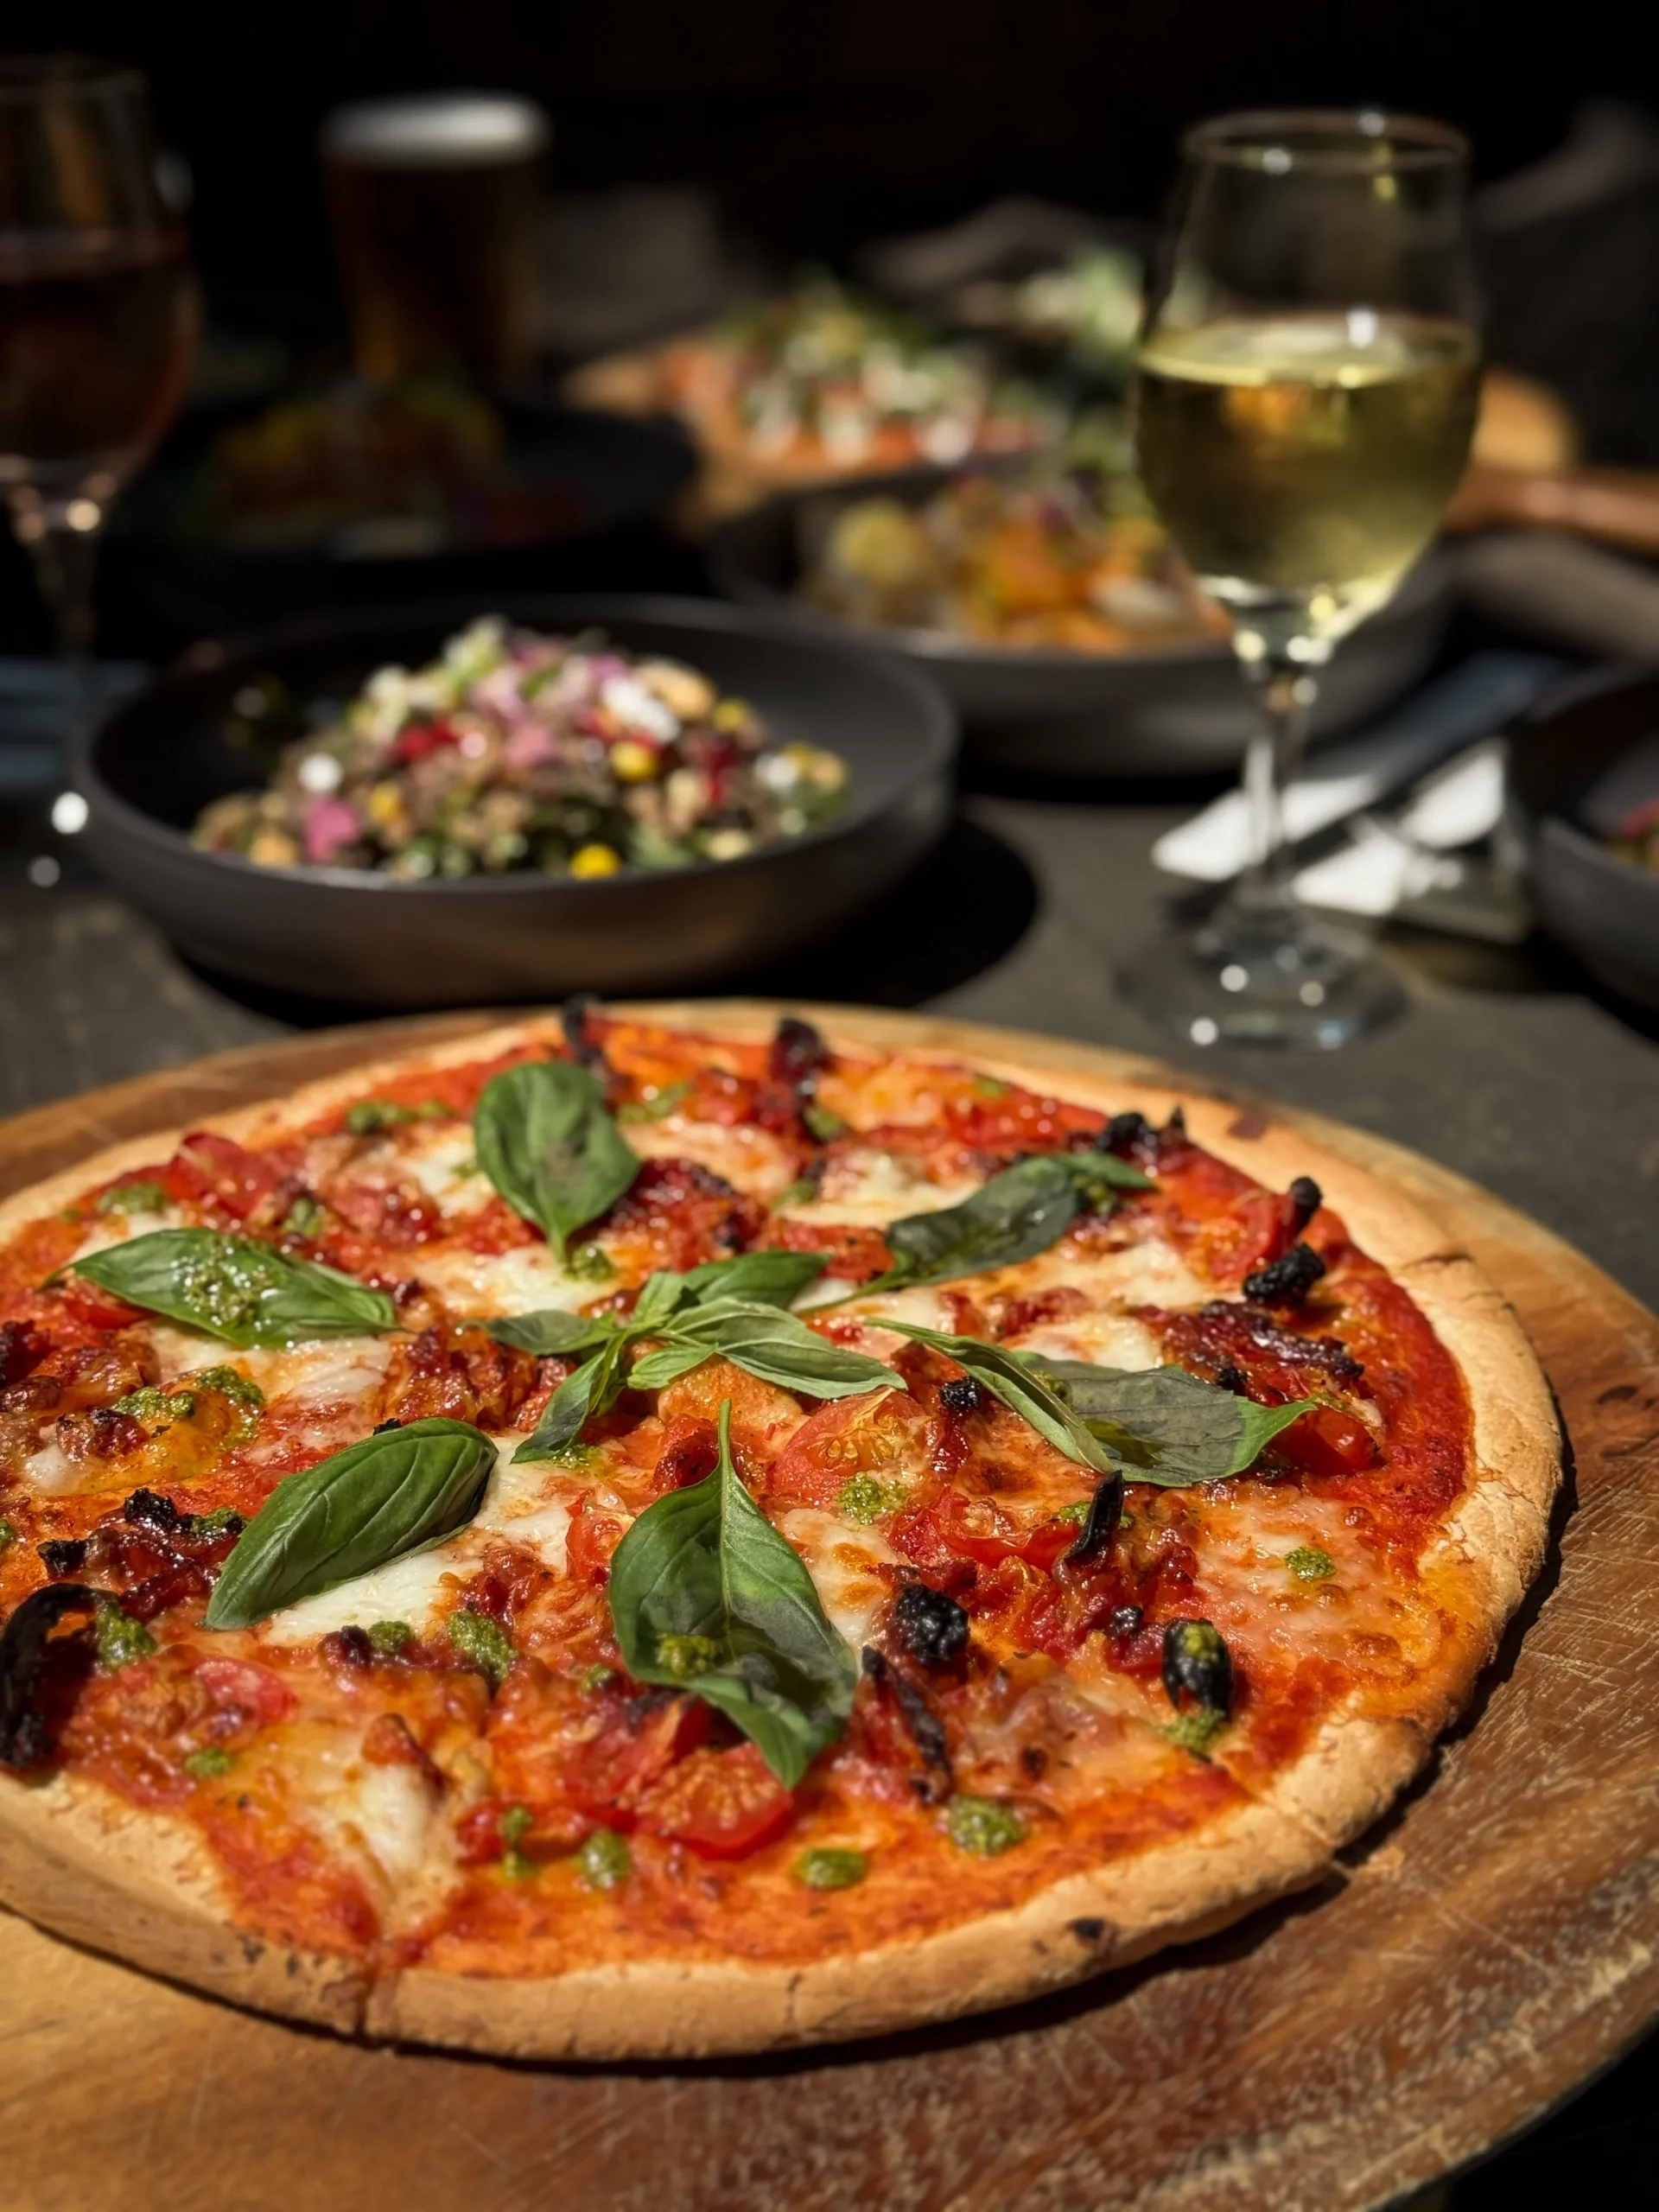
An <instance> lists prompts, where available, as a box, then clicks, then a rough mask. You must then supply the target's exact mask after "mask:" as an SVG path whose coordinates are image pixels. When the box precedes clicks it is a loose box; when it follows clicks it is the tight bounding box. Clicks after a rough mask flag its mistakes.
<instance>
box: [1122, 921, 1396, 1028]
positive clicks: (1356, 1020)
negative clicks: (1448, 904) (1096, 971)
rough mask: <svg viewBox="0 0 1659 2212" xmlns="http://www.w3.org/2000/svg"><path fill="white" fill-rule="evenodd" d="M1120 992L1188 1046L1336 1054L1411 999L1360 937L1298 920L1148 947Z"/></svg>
mask: <svg viewBox="0 0 1659 2212" xmlns="http://www.w3.org/2000/svg"><path fill="white" fill-rule="evenodd" d="M1118 987H1119V988H1120V989H1121V990H1122V994H1123V996H1124V997H1125V998H1126V999H1128V1001H1129V1003H1130V1004H1131V1005H1132V1006H1134V1007H1137V1008H1138V1009H1139V1011H1140V1012H1141V1013H1142V1014H1145V1015H1146V1016H1147V1019H1148V1020H1152V1021H1155V1022H1156V1023H1157V1024H1158V1026H1159V1027H1160V1029H1164V1030H1167V1031H1170V1032H1172V1033H1173V1034H1174V1035H1176V1036H1178V1037H1182V1038H1185V1040H1186V1041H1187V1042H1188V1043H1189V1044H1192V1045H1282V1046H1288V1047H1290V1048H1291V1049H1292V1050H1300V1051H1303V1052H1332V1051H1334V1050H1335V1049H1336V1048H1337V1047H1338V1046H1341V1045H1346V1044H1348V1043H1350V1042H1351V1040H1352V1039H1354V1038H1356V1037H1362V1036H1363V1035H1364V1034H1365V1033H1366V1032H1367V1031H1368V1030H1372V1029H1376V1028H1377V1027H1380V1026H1381V1025H1382V1024H1383V1022H1385V1021H1391V1020H1393V1019H1394V1017H1395V1015H1396V1014H1399V1013H1400V1012H1401V1011H1402V1008H1403V1007H1404V1005H1405V1002H1406V995H1405V992H1404V990H1403V989H1402V988H1401V985H1400V982H1399V980H1398V978H1397V977H1396V976H1395V975H1394V974H1393V973H1392V972H1391V971H1390V969H1389V968H1387V967H1386V966H1385V965H1384V963H1383V962H1382V961H1381V960H1379V959H1378V958H1377V957H1376V954H1375V953H1374V952H1373V951H1372V950H1371V949H1370V944H1369V943H1368V942H1367V940H1366V939H1365V938H1363V937H1360V936H1358V935H1357V934H1356V933H1355V932H1353V931H1349V930H1344V929H1339V928H1335V927H1332V925H1329V924H1326V923H1323V922H1319V921H1315V920H1313V918H1311V917H1308V916H1306V915H1303V916H1299V917H1298V918H1296V920H1295V922H1294V925H1293V926H1292V927H1291V928H1290V930H1289V931H1287V932H1281V931H1275V930H1272V929H1268V928H1262V929H1259V930H1252V929H1250V928H1249V925H1242V924H1241V923H1240V922H1239V921H1238V920H1237V919H1236V918H1229V919H1226V920H1221V919H1218V920H1217V922H1214V923H1212V924H1211V925H1210V926H1209V927H1208V928H1205V929H1203V930H1200V931H1198V934H1197V935H1196V936H1193V937H1189V938H1158V939H1154V941H1153V943H1152V944H1148V945H1147V946H1145V947H1143V948H1142V950H1141V951H1140V953H1138V954H1137V955H1136V957H1135V958H1134V960H1133V961H1131V962H1130V963H1129V964H1128V966H1127V967H1126V968H1125V969H1123V971H1122V974H1121V975H1120V976H1119V978H1118Z"/></svg>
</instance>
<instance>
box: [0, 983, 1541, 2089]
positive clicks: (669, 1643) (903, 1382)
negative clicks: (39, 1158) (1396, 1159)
mask: <svg viewBox="0 0 1659 2212" xmlns="http://www.w3.org/2000/svg"><path fill="white" fill-rule="evenodd" d="M0 1362H3V1383H4V1388H3V1391H0V1624H3V1630H0V1895H3V1897H5V1898H6V1899H7V1900H8V1901H9V1902H10V1903H12V1904H16V1906H17V1907H18V1908H19V1909H20V1910H22V1911H24V1912H26V1913H29V1914H30V1915H31V1916H34V1917H35V1918H36V1919H39V1920H41V1921H42V1922H44V1923H47V1924H48V1925H49V1926H51V1927H54V1928H56V1929H60V1930H62V1931H64V1932H66V1933H67V1934H69V1935H71V1936H74V1937H76V1938H78V1939H80V1940H82V1941H85V1942H91V1943H92V1944H94V1945H97V1946H99V1947H101V1948H105V1949H107V1950H110V1951H112V1952H114V1953H116V1954H118V1955H121V1956H123V1957H125V1958H128V1959H130V1960H132V1961H135V1962H137V1964H140V1965H142V1966H145V1967H150V1968H152V1969H155V1970H158V1971H161V1972H163V1973H166V1974H173V1975H175V1976H177V1977H179V1978H181V1979H182V1980H188V1981H191V1982H194V1983H196V1984H198V1985H200V1986H203V1987H205V1988H207V1989H210V1990H212V1991H213V1992H215V1993H219V1994H220V1995H223V1996H226V1997H230V1998H232V1999H238V2000H240V2001H243V2002H245V2003H249V2004H251V2005H258V2006H262V2007H264V2008H266V2009H269V2010H271V2011H274V2012H285V2013H289V2014H291V2015H295V2016H298V2017H301V2018H306V2019H310V2020H315V2021H321V2022H323V2023H326V2024H328V2025H330V2026H333V2027H335V2028H338V2029H341V2030H345V2031H357V2030H362V2031H367V2032H369V2033H371V2034H377V2035H385V2036H395V2037H410V2038H415V2039H422V2040H427V2041H432V2042H438V2043H447V2044H459V2045H465V2046H468V2047H472V2048H474V2049H479V2050H494V2051H501V2052H509V2053H521V2054H526V2055H541V2056H567V2055H575V2056H622V2055H633V2056H647V2055H668V2054H699V2053H711V2052H717V2051H728V2050H755V2049H760V2048H764V2047H766V2046H769V2045H774V2044H787V2043H800V2042H810V2041H814V2040H823V2039H826V2038H829V2037H844V2036H852V2035H855V2034H863V2033H868V2032H871V2031H880V2030H884V2029H888V2028H893V2027H897V2026H899V2025H903V2024H910V2023H915V2022H918V2021H921V2020H926V2019H931V2018H940V2017H943V2016H946V2015H949V2014H952V2013H959V2012H966V2011H969V2010H972V2009H975V2008H977V2007H982V2006H985V2005H991V2004H995V2003H1001V2002H1004V2001H1007V2000H1009V1999H1015V1998H1018V1997H1021V1996H1025V1995H1027V1994H1029V1993H1033V1992H1034V1991H1037V1990H1039V1989H1041V1988H1044V1987H1047V1986H1052V1985H1055V1984H1058V1983H1062V1982H1066V1981H1070V1980H1075V1979H1076V1978H1077V1977H1079V1976H1081V1975H1083V1974H1088V1973H1090V1972H1093V1971H1096V1970H1097V1969H1099V1968H1101V1967H1106V1966H1109V1965H1116V1964H1119V1963H1121V1962H1122V1961H1125V1960H1128V1959H1131V1958H1134V1957H1136V1956H1139V1955H1143V1954H1145V1953H1147V1952H1148V1951H1150V1950H1153V1949H1154V1948H1157V1947H1158V1946H1159V1945H1160V1944H1164V1943H1167V1942H1177V1941H1179V1940H1182V1939H1185V1938H1190V1937H1192V1936H1198V1935H1201V1934H1204V1933H1206V1932H1208V1931H1210V1930H1211V1929H1216V1928H1217V1927H1219V1926H1221V1925H1223V1924H1224V1923H1226V1922H1228V1921H1230V1920H1231V1919H1234V1918H1236V1917H1237V1916H1239V1915H1241V1914H1243V1913H1244V1912H1246V1911H1248V1910H1250V1909H1251V1908H1252V1907H1254V1906H1255V1905H1257V1904H1261V1903H1262V1902H1264V1901H1265V1900H1267V1899H1269V1898H1271V1897H1275V1896H1278V1895H1281V1894H1282V1893H1284V1892H1285V1891H1289V1890H1292V1889H1294V1888H1296V1887H1298V1886H1300V1885H1305V1884H1307V1883H1309V1882H1312V1881H1314V1880H1317V1879H1319V1878H1320V1877H1321V1876H1323V1875H1325V1874H1326V1873H1327V1872H1330V1871H1331V1869H1332V1854H1333V1853H1336V1852H1337V1851H1338V1849H1339V1847H1341V1846H1342V1845H1343V1844H1344V1842H1346V1841H1347V1840H1349V1839H1351V1837H1352V1836H1354V1835H1355V1834H1357V1833H1358V1832H1359V1831H1360V1830H1361V1829H1362V1828H1363V1827H1365V1826H1366V1825H1367V1824H1368V1823H1369V1822H1370V1821H1372V1820H1373V1819H1374V1818H1375V1817H1376V1815H1377V1814H1378V1813H1379V1812H1380V1811H1381V1810H1382V1808H1383V1807H1384V1806H1385V1805H1386V1804H1387V1803H1388V1802H1389V1800H1390V1798H1391V1797H1392V1796H1394V1795H1395V1792H1396V1791H1397V1790H1398V1789H1400V1788H1401V1787H1402V1784H1403V1783H1405V1782H1406V1781H1407V1780H1408V1778H1409V1777H1410V1776H1411V1775H1413V1774H1414V1772H1415V1771H1416V1770H1417V1769H1418V1768H1419V1766H1420V1765H1421V1764H1422V1762H1423V1760H1424V1758H1426V1756H1427V1751H1428V1749H1429V1746H1430V1745H1432V1743H1433V1738H1434V1737H1435V1735H1436V1734H1437V1732H1439V1731H1440V1729H1441V1728H1443V1727H1444V1726H1446V1723H1447V1721H1448V1720H1449V1719H1451V1717H1452V1715H1453V1714H1454V1713H1456V1712H1457V1711H1458V1710H1459V1707H1460V1706H1461V1704H1462V1703H1463V1702H1464V1700H1465V1699H1466V1697H1467V1695H1468V1694H1469V1691H1470V1688H1471V1684H1472V1683H1473V1681H1474V1679H1475V1676H1476V1674H1477V1672H1478V1669H1480V1667H1481V1666H1482V1665H1483V1663H1484V1662H1485V1660H1486V1659H1487V1657H1488V1656H1490V1654H1491V1650H1492V1649H1493V1645H1494V1643H1495V1641H1496V1638H1497V1634H1498V1632H1499V1630H1500V1629H1501V1628H1502V1626H1503V1622H1504V1621H1505V1619H1506V1618H1507V1617H1508V1616H1509V1614H1510V1611H1512V1610H1513V1608H1514V1607H1515V1605H1516V1603H1517V1601H1518V1599H1519V1598H1520V1596H1521V1593H1522V1590H1523V1589H1524V1587H1525V1586H1526V1584H1527V1582H1528V1580H1529V1578H1530V1577H1531V1575H1532V1574H1533V1573H1534V1572H1535V1569H1536V1567H1537V1565H1538V1562H1539V1560H1540V1558H1541V1553H1542V1548H1543V1542H1544V1536H1545V1529H1546V1521H1547V1516H1548V1510H1549V1504H1550V1500H1551V1497H1552V1494H1553V1492H1554V1486H1555V1484H1556V1480H1557V1477H1558V1471H1559V1456H1558V1446H1557V1441H1556V1433H1555V1428H1554V1420H1553V1416H1552V1412H1551V1408H1550V1403H1549V1399H1548V1392H1547V1390H1546V1388H1545V1385H1544V1383H1543V1381H1542V1378H1541V1376H1540V1374H1539V1372H1538V1370H1537V1368H1536V1366H1535V1363H1534V1362H1533V1359H1532V1357H1531V1354H1530V1352H1529V1350H1528V1348H1527V1346H1526V1344H1525V1342H1524V1339H1523V1338H1522V1336H1521V1334H1520V1332H1519V1331H1518V1329H1517V1327H1516V1325H1515V1323H1514V1322H1513V1320H1512V1319H1511V1318H1510V1315H1509V1313H1508V1311H1507V1309H1506V1308H1505V1307H1504V1306H1503V1304H1502V1302H1501V1301H1500V1300H1499V1299H1498V1297H1497V1294H1496V1293H1495V1292H1494V1291H1493V1290H1492V1289H1491V1287H1490V1286H1489V1285H1488V1284H1487V1283H1486V1282H1485V1281H1484V1279H1483V1278H1482V1277H1481V1276H1480V1275H1479V1274H1478V1272H1477V1270H1476V1269H1475V1268H1474V1267H1473V1266H1472V1264H1471V1262H1469V1261H1468V1260H1467V1259H1466V1258H1465V1257H1463V1256H1462V1255H1459V1254H1458V1253H1456V1252H1455V1251H1453V1250H1452V1249H1448V1247H1447V1245H1446V1242H1445V1239H1444V1237H1443V1236H1441V1234H1440V1232H1439V1231H1438V1230H1435V1229H1434V1228H1433V1226H1432V1225H1431V1224H1429V1223H1428V1222H1427V1220H1426V1219H1425V1218H1424V1217H1422V1216H1421V1215H1420V1214H1418V1213H1417V1212H1416V1211H1414V1209H1413V1208H1412V1207H1411V1205H1409V1204H1408V1203H1407V1202H1406V1200H1404V1199H1403V1198H1402V1197H1400V1196H1399V1195H1398V1194H1397V1193H1396V1192H1394V1191H1393V1190H1392V1189H1390V1188H1389V1186H1388V1185H1385V1184H1384V1183H1383V1182H1381V1181H1379V1180H1378V1179H1377V1178H1376V1177H1375V1176H1372V1175H1370V1174H1368V1173H1365V1172H1364V1171H1363V1170H1362V1169H1360V1168H1358V1167H1357V1166H1354V1165H1353V1164H1352V1163H1351V1162H1350V1161H1348V1160H1345V1159H1344V1158H1341V1157H1339V1156H1338V1155H1336V1154H1332V1153H1330V1152H1326V1151H1322V1150H1320V1149H1319V1148H1318V1147H1315V1146H1314V1145H1313V1144H1312V1143H1310V1142H1309V1141H1307V1140H1306V1139H1305V1138H1304V1137H1302V1136H1300V1135H1298V1134H1296V1132H1295V1131H1294V1129H1291V1128H1287V1127H1278V1126H1274V1125H1272V1124H1269V1123H1268V1122H1266V1121H1265V1120H1264V1119H1262V1117H1260V1116H1250V1115H1244V1116H1241V1115H1239V1114H1238V1113H1237V1112H1236V1109H1233V1108H1230V1107H1229V1106H1226V1105H1224V1104H1220V1103H1217V1102H1215V1101H1212V1100H1208V1099H1205V1098H1203V1097H1201V1096H1182V1095H1181V1094H1179V1092H1176V1091H1173V1090H1168V1089H1164V1088H1157V1087H1154V1086H1152V1085H1150V1084H1125V1083H1124V1082H1122V1080H1119V1079H1117V1078H1116V1077H1110V1076H1109V1075H1108V1074H1106V1073H1104V1072H1103V1071H1102V1069H1101V1065H1100V1063H1099V1062H1098V1061H1094V1062H1092V1063H1091V1058H1090V1054H1089V1053H1088V1052H1085V1051H1084V1050H1082V1049H1080V1048H1075V1047H1066V1046H1050V1045H1046V1044H1044V1043H1043V1042H1042V1041H1041V1040H1039V1039H1020V1038H1018V1037H1014V1036H1011V1035H1009V1034H1007V1033H998V1032H992V1031H978V1032H976V1031H973V1030H969V1029H966V1028H962V1027H950V1026H948V1025H940V1024H930V1023H927V1022H925V1021H918V1020H906V1019H903V1018H899V1017H894V1016H877V1015H864V1014H839V1013H833V1012H832V1013H828V1014H819V1015H818V1016H817V1017H816V1020H814V1021H808V1020H804V1019H801V1018H799V1017H798V1016H796V1015H785V1016H784V1017H782V1018H781V1019H779V1016H778V1015H777V1014H776V1013H775V1011H772V1010H767V1009H763V1008H757V1007H747V1008H746V1007H718V1008H709V1009H698V1008H696V1007H683V1008H678V1009H665V1010H664V1009H655V1010H652V1009H645V1010H644V1011H642V1012H633V1013H630V1012H626V1011H624V1012H621V1013H618V1014H607V1013H605V1012H602V1011H601V1010H600V1009H597V1008H595V1007H592V1006H591V1005H577V1006H575V1007H571V1008H568V1009H567V1010H566V1013H565V1014H564V1016H563V1018H562V1019H561V1018H551V1017H550V1018H547V1019H537V1020H526V1021H523V1022H520V1023H518V1024H515V1025H513V1026H512V1027H503V1028H498V1029H496V1030H493V1031H490V1032H487V1033H480V1034H478V1035H476V1036H474V1037H471V1038H468V1039H463V1040H462V1041H461V1042H460V1043H458V1044H451V1045H448V1046H445V1047H444V1048H443V1049H442V1050H437V1051H429V1052H427V1053H426V1054H425V1055H423V1056H422V1057H420V1058H405V1059H403V1060H398V1061H389V1062H384V1063H380V1064H377V1065H372V1066H367V1067H365V1068H362V1069H361V1070H359V1071H357V1072H355V1073H354V1074H352V1075H349V1076H345V1077H337V1078H334V1079H332V1080H330V1081H328V1082H326V1083H323V1084H315V1085H312V1086H310V1087H309V1088H308V1089H306V1090H302V1091H300V1092H299V1093H297V1094H296V1095H295V1096H291V1097H289V1098H287V1099H284V1100H278V1101H276V1102H273V1103H269V1104H266V1105H264V1106H260V1107H257V1108H254V1109H249V1110H247V1111H245V1112H242V1113H239V1114H236V1115H232V1116H226V1118H225V1119H223V1120H222V1121H220V1122H218V1123H217V1124H216V1125H214V1126H212V1127H203V1128H193V1129H189V1130H187V1131H183V1132H180V1133H169V1134H168V1135H164V1136H158V1137H154V1138H145V1139H142V1140H139V1141H135V1142H131V1143H128V1144H125V1145H123V1146H121V1147H118V1148H116V1149H115V1150H113V1151H111V1152H108V1153H105V1154H102V1155H101V1156H99V1157H98V1158H96V1159H93V1160H88V1161H87V1162H86V1165H85V1166H83V1167H81V1168H79V1169H78V1170H76V1171H74V1172H73V1173H69V1174H67V1175H63V1176H60V1177H58V1178H57V1179H54V1180H53V1181H51V1182H49V1183H48V1184H45V1185H39V1186H37V1187H36V1188H35V1189H34V1190H32V1191H29V1192H24V1193H22V1195H21V1196H20V1197H18V1198H15V1199H13V1200H12V1201H11V1202H10V1204H9V1205H7V1206H6V1207H5V1208H4V1209H3V1210H0Z"/></svg>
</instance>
